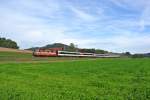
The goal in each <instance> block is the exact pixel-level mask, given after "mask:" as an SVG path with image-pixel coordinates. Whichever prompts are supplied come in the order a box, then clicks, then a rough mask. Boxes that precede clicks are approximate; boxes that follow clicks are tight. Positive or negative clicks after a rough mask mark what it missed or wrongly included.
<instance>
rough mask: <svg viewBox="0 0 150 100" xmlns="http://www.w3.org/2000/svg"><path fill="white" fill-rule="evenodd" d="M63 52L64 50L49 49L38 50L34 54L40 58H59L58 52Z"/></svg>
mask: <svg viewBox="0 0 150 100" xmlns="http://www.w3.org/2000/svg"><path fill="white" fill-rule="evenodd" d="M61 50H63V48H49V49H44V48H41V49H37V50H35V51H34V52H33V55H34V56H39V57H56V56H58V51H61Z"/></svg>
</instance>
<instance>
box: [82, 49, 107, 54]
mask: <svg viewBox="0 0 150 100" xmlns="http://www.w3.org/2000/svg"><path fill="white" fill-rule="evenodd" d="M80 51H81V52H87V53H97V54H105V53H108V51H105V50H101V49H94V48H92V49H80Z"/></svg>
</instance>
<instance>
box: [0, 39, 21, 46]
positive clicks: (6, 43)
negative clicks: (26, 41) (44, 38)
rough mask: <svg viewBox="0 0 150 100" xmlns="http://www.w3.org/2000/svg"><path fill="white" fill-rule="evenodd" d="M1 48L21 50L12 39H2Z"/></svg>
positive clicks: (0, 40) (0, 41)
mask: <svg viewBox="0 0 150 100" xmlns="http://www.w3.org/2000/svg"><path fill="white" fill-rule="evenodd" d="M0 47H6V48H14V49H18V48H19V47H18V45H17V43H16V42H15V41H12V40H11V39H6V38H1V37H0Z"/></svg>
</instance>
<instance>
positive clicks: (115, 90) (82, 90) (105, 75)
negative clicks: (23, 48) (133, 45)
mask: <svg viewBox="0 0 150 100" xmlns="http://www.w3.org/2000/svg"><path fill="white" fill-rule="evenodd" d="M3 54H4V53H3ZM1 56H2V55H1ZM3 56H4V55H3ZM25 57H27V58H30V57H28V56H25ZM3 58H4V57H3ZM21 58H22V57H21ZM1 59H2V57H1ZM49 59H52V58H49ZM1 62H3V61H1ZM149 84H150V59H148V58H141V59H130V58H116V59H113V58H109V59H95V60H86V59H85V60H82V61H78V60H77V61H68V60H67V61H65V62H59V61H58V62H45V63H42V61H41V62H40V61H38V63H32V62H28V63H23V62H19V63H12V62H6V60H5V61H4V63H0V100H149V99H150V85H149Z"/></svg>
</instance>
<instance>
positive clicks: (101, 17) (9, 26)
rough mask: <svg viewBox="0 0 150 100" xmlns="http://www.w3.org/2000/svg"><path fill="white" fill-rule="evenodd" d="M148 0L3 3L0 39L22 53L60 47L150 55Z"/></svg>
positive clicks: (19, 0) (2, 0) (15, 0)
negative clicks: (9, 41) (13, 43)
mask: <svg viewBox="0 0 150 100" xmlns="http://www.w3.org/2000/svg"><path fill="white" fill-rule="evenodd" d="M149 16H150V1H148V0H9V1H6V0H0V36H2V37H6V38H10V39H13V40H15V41H17V43H18V44H19V46H20V47H21V48H29V47H33V46H43V45H46V44H51V43H55V42H61V43H65V44H69V43H72V42H73V43H75V44H77V45H78V47H82V48H100V49H105V50H109V51H113V52H126V51H130V52H132V53H137V52H139V53H144V52H150V17H149Z"/></svg>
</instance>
